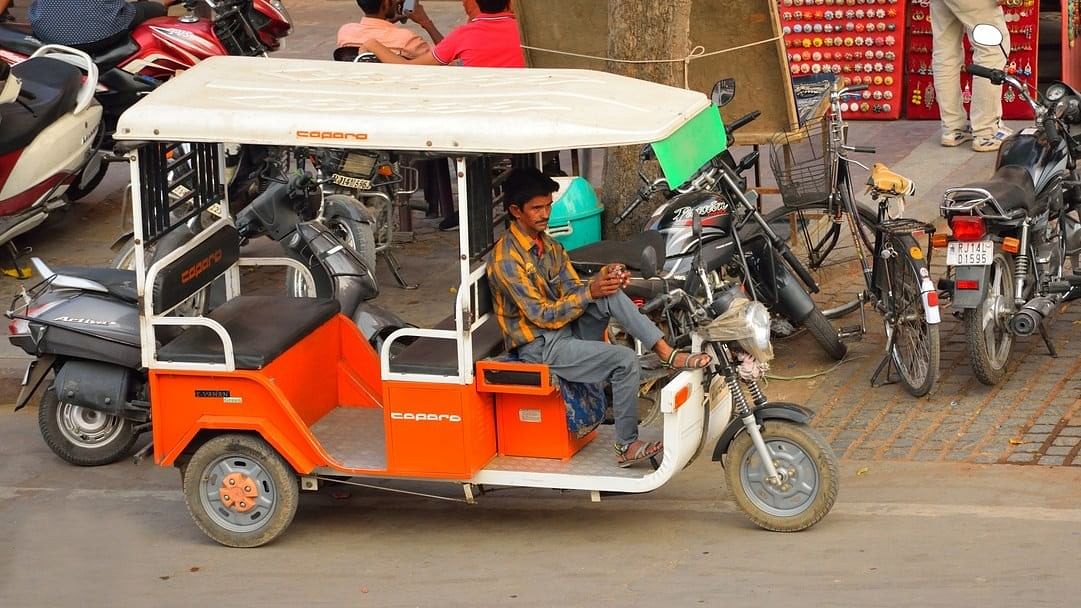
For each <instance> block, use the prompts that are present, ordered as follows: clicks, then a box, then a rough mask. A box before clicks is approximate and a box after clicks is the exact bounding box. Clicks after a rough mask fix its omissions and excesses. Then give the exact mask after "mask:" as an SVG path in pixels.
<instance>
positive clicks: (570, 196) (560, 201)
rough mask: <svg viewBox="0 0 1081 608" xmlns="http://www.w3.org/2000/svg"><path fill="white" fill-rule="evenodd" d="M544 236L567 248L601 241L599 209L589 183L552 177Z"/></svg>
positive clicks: (581, 180) (594, 193)
mask: <svg viewBox="0 0 1081 608" xmlns="http://www.w3.org/2000/svg"><path fill="white" fill-rule="evenodd" d="M553 179H555V181H556V183H558V184H559V190H557V191H556V192H555V193H553V194H552V199H553V201H554V202H553V203H552V215H551V216H550V217H549V218H548V231H547V232H548V235H549V236H551V237H552V238H554V239H555V240H556V241H559V243H560V244H561V245H563V247H564V248H566V249H568V250H570V249H575V248H577V247H581V246H583V245H588V244H590V243H596V242H597V241H599V240H601V212H602V211H604V205H602V204H601V202H600V201H599V200H598V199H597V193H596V192H595V191H594V190H593V186H591V185H589V182H588V181H586V180H585V179H584V178H581V177H556V178H553Z"/></svg>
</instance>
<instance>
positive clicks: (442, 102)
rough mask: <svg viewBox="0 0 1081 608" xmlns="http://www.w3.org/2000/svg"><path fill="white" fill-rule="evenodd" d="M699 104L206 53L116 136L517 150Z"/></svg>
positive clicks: (600, 139) (631, 136) (539, 81)
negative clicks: (200, 60) (205, 56)
mask: <svg viewBox="0 0 1081 608" xmlns="http://www.w3.org/2000/svg"><path fill="white" fill-rule="evenodd" d="M708 105H709V100H708V98H707V97H706V96H705V95H703V94H701V93H698V92H694V91H687V90H683V89H677V88H673V87H668V86H664V85H659V84H654V83H650V82H645V81H641V80H635V79H633V78H626V77H622V76H616V75H614V74H607V73H604V72H595V71H588V70H540V69H489V68H459V67H444V66H411V65H405V66H400V65H382V64H371V63H367V64H365V63H344V62H336V61H318V60H309V59H267V58H262V57H212V58H210V59H207V60H205V61H203V62H201V63H199V64H198V65H196V66H195V67H194V68H192V69H190V70H188V71H186V72H185V73H183V74H181V75H180V76H178V77H176V78H174V79H172V80H170V81H169V82H167V83H165V84H164V85H162V86H161V87H159V88H158V89H157V90H155V91H154V92H153V93H151V94H149V95H147V96H146V97H145V98H143V99H142V100H140V101H139V102H138V103H136V104H135V105H134V106H132V107H131V108H130V109H128V110H127V111H126V112H124V114H123V116H121V117H120V123H119V126H118V128H117V133H116V139H126V140H159V141H185V142H235V143H253V144H265V145H278V146H327V147H336V148H343V147H364V148H372V149H382V150H431V151H441V152H455V151H464V152H499V153H528V152H541V151H545V150H564V149H570V148H589V147H607V146H618V145H633V144H642V143H651V142H655V141H658V140H661V139H664V138H665V137H667V136H669V135H671V134H672V133H673V132H674V131H675V130H676V129H678V128H679V127H680V126H681V125H683V123H684V122H686V121H687V120H689V119H691V118H692V117H694V116H695V115H696V114H698V113H699V112H701V111H702V110H703V109H704V108H706V107H707V106H708Z"/></svg>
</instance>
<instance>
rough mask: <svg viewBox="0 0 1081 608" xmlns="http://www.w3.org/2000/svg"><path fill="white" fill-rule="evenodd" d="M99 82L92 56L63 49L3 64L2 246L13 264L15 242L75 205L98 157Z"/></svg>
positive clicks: (0, 127) (0, 133)
mask: <svg viewBox="0 0 1081 608" xmlns="http://www.w3.org/2000/svg"><path fill="white" fill-rule="evenodd" d="M83 71H85V72H86V77H85V79H84V77H83ZM97 76H98V72H97V67H96V66H95V65H94V63H93V62H92V61H91V60H90V57H88V56H87V55H86V53H83V52H81V51H77V50H75V49H71V48H68V47H63V46H58V45H48V46H44V47H41V48H39V49H37V50H36V51H34V53H33V55H31V57H30V58H29V59H27V60H26V61H24V62H22V63H20V64H18V65H16V66H13V67H9V66H8V65H7V64H5V63H0V245H6V246H7V247H8V248H9V249H10V250H11V252H12V257H13V259H14V257H15V255H14V252H15V248H14V245H13V244H12V239H14V238H15V237H17V236H19V235H21V234H23V233H25V232H27V231H29V230H31V229H33V228H34V227H36V226H38V225H40V224H41V223H42V222H44V221H45V220H46V219H47V218H48V217H49V215H50V214H51V213H53V212H55V211H58V210H60V209H63V208H65V207H67V206H68V203H69V199H68V197H67V195H66V192H67V191H68V189H69V188H70V187H71V184H72V183H73V181H74V180H77V176H78V175H79V174H80V173H81V172H82V171H83V169H84V168H85V167H86V166H87V164H88V163H89V162H90V160H91V157H92V156H93V146H92V144H93V142H94V139H95V137H96V136H97V134H98V133H99V132H100V129H101V112H102V110H101V106H100V105H99V104H98V102H97V101H95V99H94V88H95V86H96V84H97ZM17 266H18V264H16V267H17Z"/></svg>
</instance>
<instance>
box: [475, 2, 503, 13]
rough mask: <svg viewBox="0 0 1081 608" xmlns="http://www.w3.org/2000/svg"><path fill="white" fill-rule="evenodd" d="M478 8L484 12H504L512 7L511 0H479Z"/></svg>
mask: <svg viewBox="0 0 1081 608" xmlns="http://www.w3.org/2000/svg"><path fill="white" fill-rule="evenodd" d="M477 8H479V9H480V12H482V13H502V12H506V11H507V9H509V8H510V0H477Z"/></svg>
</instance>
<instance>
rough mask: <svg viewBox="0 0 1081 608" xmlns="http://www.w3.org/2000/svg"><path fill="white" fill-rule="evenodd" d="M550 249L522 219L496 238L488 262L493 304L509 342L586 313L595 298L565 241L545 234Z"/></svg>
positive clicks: (519, 341) (532, 336) (530, 338)
mask: <svg viewBox="0 0 1081 608" xmlns="http://www.w3.org/2000/svg"><path fill="white" fill-rule="evenodd" d="M540 238H541V240H542V242H543V243H544V250H543V251H538V247H537V245H536V244H535V243H534V242H533V240H532V239H530V238H529V237H528V236H526V235H525V234H523V233H522V231H521V230H520V229H519V228H518V226H517V224H515V223H511V227H510V230H508V231H507V232H506V233H505V234H504V235H503V236H502V237H501V238H500V239H499V242H497V243H496V244H495V249H494V250H493V251H492V260H491V261H490V262H489V263H488V284H489V285H490V286H491V289H492V305H493V307H494V308H495V314H496V315H497V317H498V319H499V326H500V327H501V328H502V329H503V339H504V341H505V342H506V343H507V348H517V347H519V346H522V345H524V344H529V343H530V342H532V341H533V340H534V339H535V338H536V337H537V336H539V335H540V333H541V332H542V331H544V330H556V329H560V328H561V327H563V326H564V325H566V324H568V323H570V322H571V321H574V320H575V319H577V318H578V317H580V316H582V313H583V312H584V311H585V309H586V306H587V305H589V303H590V302H592V301H593V298H592V296H590V295H589V284H588V283H587V282H586V281H583V280H582V279H580V278H578V273H577V272H575V271H574V268H573V267H572V266H571V259H570V257H569V256H568V255H567V252H566V250H564V249H563V246H562V245H560V244H559V243H557V242H556V241H555V240H553V239H552V237H550V236H548V235H547V234H541V237H540Z"/></svg>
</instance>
